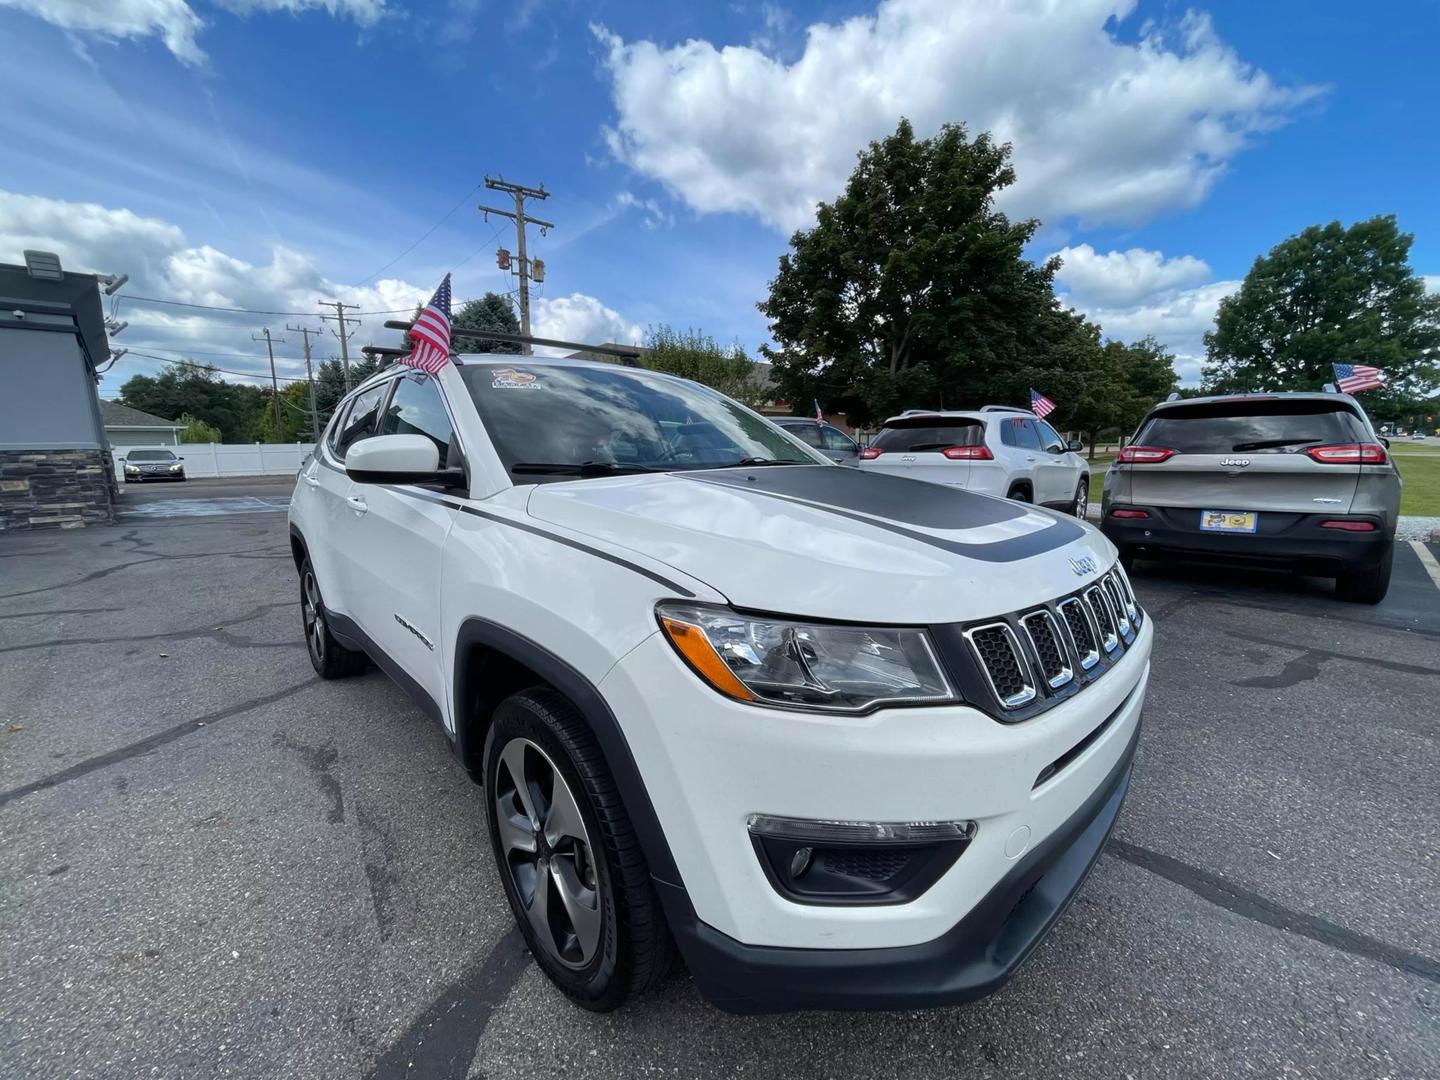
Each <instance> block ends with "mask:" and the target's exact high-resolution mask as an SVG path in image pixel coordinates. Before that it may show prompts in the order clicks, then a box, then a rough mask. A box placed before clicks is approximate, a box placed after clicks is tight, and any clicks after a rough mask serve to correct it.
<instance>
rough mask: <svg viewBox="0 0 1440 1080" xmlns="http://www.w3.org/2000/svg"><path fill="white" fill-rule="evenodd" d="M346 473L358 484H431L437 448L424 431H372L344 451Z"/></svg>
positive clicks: (437, 459) (436, 467)
mask: <svg viewBox="0 0 1440 1080" xmlns="http://www.w3.org/2000/svg"><path fill="white" fill-rule="evenodd" d="M345 473H346V475H348V476H349V477H350V479H351V480H354V481H355V482H356V483H358V484H433V483H435V482H437V481H438V480H439V479H440V476H439V474H440V451H439V450H438V449H436V447H435V444H434V443H433V442H432V441H430V440H429V439H427V438H426V437H425V436H424V435H375V436H372V437H371V438H368V439H362V440H361V441H360V442H357V443H356V444H355V445H354V446H352V447H350V449H349V450H348V451H347V452H346V454H345Z"/></svg>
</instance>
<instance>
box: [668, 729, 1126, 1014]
mask: <svg viewBox="0 0 1440 1080" xmlns="http://www.w3.org/2000/svg"><path fill="white" fill-rule="evenodd" d="M1139 735H1140V731H1139V727H1138V725H1137V726H1136V727H1135V729H1134V730H1133V731H1132V733H1131V735H1130V741H1129V742H1128V743H1127V744H1126V746H1125V748H1124V751H1123V753H1122V754H1121V756H1120V758H1119V760H1117V761H1116V762H1115V764H1114V765H1113V766H1112V767H1111V770H1110V774H1109V775H1108V776H1107V777H1106V778H1105V782H1104V783H1103V784H1102V785H1101V786H1100V787H1099V788H1097V789H1096V790H1095V792H1094V793H1093V794H1092V795H1091V796H1090V797H1089V798H1088V799H1086V800H1085V802H1084V804H1083V805H1082V806H1081V807H1080V809H1079V810H1077V811H1076V812H1075V813H1074V814H1073V815H1072V816H1071V818H1070V819H1069V820H1068V821H1066V822H1065V823H1064V824H1063V825H1062V826H1061V827H1060V828H1059V829H1057V830H1056V831H1055V832H1053V833H1051V834H1050V836H1048V837H1047V838H1046V839H1045V840H1044V841H1043V842H1042V843H1041V844H1039V845H1037V846H1036V847H1035V848H1033V849H1032V850H1031V851H1030V853H1029V855H1027V856H1026V857H1025V858H1024V859H1022V860H1021V861H1020V863H1019V865H1017V866H1016V867H1015V868H1014V869H1013V870H1012V871H1011V872H1010V873H1009V874H1007V875H1006V876H1005V877H1004V878H1003V879H1002V880H1001V881H1000V882H999V883H998V884H997V885H995V887H994V888H992V889H991V890H990V891H989V892H988V893H987V894H986V895H985V898H984V899H983V900H981V901H980V902H979V903H978V904H976V905H975V907H973V908H972V909H971V910H970V911H969V913H968V914H966V915H965V917H964V918H962V919H961V920H960V921H959V922H957V923H956V924H955V925H954V926H953V927H951V928H950V929H949V930H948V931H946V933H944V934H943V935H941V936H940V937H938V938H936V939H935V940H933V941H927V942H924V943H922V944H919V945H910V946H901V947H898V948H889V949H784V948H771V947H763V946H753V945H744V944H741V943H740V942H738V941H736V940H735V939H734V938H731V937H728V936H726V935H725V934H722V933H720V932H719V931H717V930H715V929H713V928H711V927H709V926H706V925H705V924H704V923H703V922H701V921H700V920H699V919H698V918H696V917H695V915H694V912H693V910H691V909H690V908H689V905H688V904H687V903H686V899H685V895H684V890H683V889H677V888H674V887H671V886H660V887H659V892H660V897H661V901H662V903H663V904H664V906H665V911H666V917H667V919H668V920H669V923H670V929H671V932H672V933H673V934H674V935H675V940H676V944H677V945H678V946H679V948H680V952H681V953H682V955H684V957H685V961H686V963H687V965H688V966H689V968H690V972H691V974H692V975H693V976H694V978H695V981H696V983H697V984H698V985H699V987H700V990H701V992H702V993H703V994H704V995H705V997H706V998H708V999H709V1000H710V1001H711V1002H712V1003H713V1004H715V1005H716V1006H718V1007H720V1008H722V1009H725V1010H726V1011H727V1012H736V1013H765V1012H782V1011H791V1010H800V1009H913V1008H922V1007H927V1008H928V1007H935V1006H942V1005H958V1004H961V1003H963V1002H966V1001H973V1000H975V999H976V998H981V997H984V996H985V995H987V994H991V993H993V992H994V991H996V990H998V989H999V988H1000V987H1001V986H1002V985H1004V983H1005V982H1006V981H1007V980H1008V979H1009V978H1010V976H1011V975H1013V974H1014V973H1015V971H1016V969H1018V968H1019V966H1020V965H1021V964H1022V963H1023V962H1024V960H1025V958H1026V957H1027V956H1029V955H1030V952H1031V951H1032V950H1033V949H1034V948H1035V946H1036V945H1038V944H1039V943H1040V940H1041V939H1042V938H1043V937H1044V936H1045V934H1046V933H1047V932H1048V931H1049V930H1050V928H1051V927H1052V926H1054V925H1055V923H1056V921H1057V920H1059V918H1060V916H1061V915H1062V914H1064V911H1065V909H1066V908H1067V907H1068V906H1069V904H1070V901H1071V900H1073V899H1074V897H1075V894H1076V893H1078V892H1079V890H1080V886H1081V885H1082V884H1083V883H1084V881H1085V878H1086V876H1087V875H1088V874H1089V872H1090V868H1091V867H1093V866H1094V865H1095V862H1096V860H1097V859H1099V857H1100V853H1101V851H1103V850H1104V847H1105V842H1106V840H1107V839H1109V837H1110V833H1111V831H1112V830H1113V829H1114V827H1115V821H1116V819H1117V818H1118V817H1119V814H1120V805H1121V803H1122V802H1124V799H1125V794H1126V792H1127V791H1128V790H1129V787H1130V772H1131V761H1132V758H1133V757H1134V753H1135V746H1136V744H1137V743H1138V742H1139Z"/></svg>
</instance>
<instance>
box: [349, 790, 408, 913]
mask: <svg viewBox="0 0 1440 1080" xmlns="http://www.w3.org/2000/svg"><path fill="white" fill-rule="evenodd" d="M355 819H356V820H357V821H358V822H359V823H360V830H361V846H362V847H363V849H364V851H365V880H366V882H367V883H368V884H369V886H370V906H371V907H373V908H374V909H375V926H376V928H377V929H378V930H379V931H380V940H381V941H389V940H390V932H391V927H393V926H394V925H395V907H394V904H393V902H392V892H393V890H394V888H395V886H397V885H399V884H400V882H401V881H402V880H403V875H402V874H401V873H400V871H399V870H397V869H396V868H395V862H396V857H397V854H398V853H397V851H396V848H395V841H394V838H392V837H391V835H390V833H389V830H387V829H386V828H385V827H384V826H383V825H381V824H380V822H379V821H378V820H377V819H376V818H375V817H374V816H373V815H371V814H369V813H367V812H366V811H364V810H361V809H360V808H359V807H357V808H356V810H355ZM372 851H376V852H377V853H378V855H379V859H378V860H377V859H374V858H371V852H372Z"/></svg>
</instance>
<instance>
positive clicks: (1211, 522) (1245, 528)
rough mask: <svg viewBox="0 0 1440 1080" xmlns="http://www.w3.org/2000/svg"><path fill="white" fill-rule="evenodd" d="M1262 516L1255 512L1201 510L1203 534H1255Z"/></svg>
mask: <svg viewBox="0 0 1440 1080" xmlns="http://www.w3.org/2000/svg"><path fill="white" fill-rule="evenodd" d="M1259 520H1260V515H1259V514H1257V513H1256V512H1255V511H1254V510H1201V511H1200V530H1201V531H1202V532H1240V533H1253V532H1254V531H1255V526H1256V525H1257V524H1258V523H1259Z"/></svg>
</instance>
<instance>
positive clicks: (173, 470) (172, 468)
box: [170, 462, 180, 472]
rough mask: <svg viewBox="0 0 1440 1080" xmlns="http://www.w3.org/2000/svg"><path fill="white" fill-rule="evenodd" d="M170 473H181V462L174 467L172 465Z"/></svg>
mask: <svg viewBox="0 0 1440 1080" xmlns="http://www.w3.org/2000/svg"><path fill="white" fill-rule="evenodd" d="M170 471H171V472H179V471H180V464H179V462H176V463H175V464H174V465H171V466H170Z"/></svg>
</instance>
